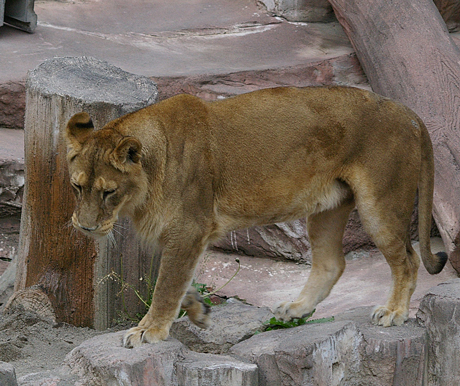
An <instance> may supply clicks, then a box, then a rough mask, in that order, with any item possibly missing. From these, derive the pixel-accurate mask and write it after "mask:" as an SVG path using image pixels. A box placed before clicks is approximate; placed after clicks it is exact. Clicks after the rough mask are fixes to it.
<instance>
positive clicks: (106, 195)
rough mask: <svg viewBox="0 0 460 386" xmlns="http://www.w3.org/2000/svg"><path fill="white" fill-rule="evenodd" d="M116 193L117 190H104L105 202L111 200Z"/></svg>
mask: <svg viewBox="0 0 460 386" xmlns="http://www.w3.org/2000/svg"><path fill="white" fill-rule="evenodd" d="M115 191H116V189H107V190H104V192H103V193H102V198H103V199H104V200H106V199H107V198H109V197H110V196H111V195H112V194H114V193H115Z"/></svg>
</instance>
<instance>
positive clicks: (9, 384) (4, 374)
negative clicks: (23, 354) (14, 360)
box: [0, 362, 18, 386]
mask: <svg viewBox="0 0 460 386" xmlns="http://www.w3.org/2000/svg"><path fill="white" fill-rule="evenodd" d="M0 385H1V386H17V385H18V382H17V380H16V373H15V371H14V367H13V366H12V365H10V364H9V363H6V362H0Z"/></svg>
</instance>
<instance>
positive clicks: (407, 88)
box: [330, 0, 460, 272]
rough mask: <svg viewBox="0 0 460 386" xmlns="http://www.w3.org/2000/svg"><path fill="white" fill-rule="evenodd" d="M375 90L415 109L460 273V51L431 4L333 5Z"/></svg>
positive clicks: (422, 0)
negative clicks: (429, 142)
mask: <svg viewBox="0 0 460 386" xmlns="http://www.w3.org/2000/svg"><path fill="white" fill-rule="evenodd" d="M330 3H331V4H332V6H333V8H334V11H335V13H336V16H337V18H338V19H339V21H340V23H341V24H342V26H343V28H344V30H345V32H346V34H347V35H348V37H349V38H350V40H351V43H352V45H353V47H354V48H355V50H356V54H357V56H358V59H359V61H360V62H361V65H362V66H363V69H364V72H365V73H366V75H367V77H368V79H369V82H370V84H371V86H372V88H373V90H374V91H375V92H377V93H379V94H382V95H384V96H388V97H390V98H392V99H394V100H397V101H400V102H402V103H403V104H405V105H406V106H408V107H410V108H412V109H413V110H414V111H415V112H416V113H417V114H418V115H419V116H420V117H421V118H422V119H423V121H424V122H425V124H426V125H427V127H428V130H429V131H430V135H431V139H432V141H433V146H434V156H435V168H436V173H435V191H434V213H433V214H434V218H435V220H436V223H437V225H438V229H439V231H440V233H441V236H442V238H443V241H444V244H445V246H446V248H447V250H448V253H449V257H450V261H451V262H452V264H453V266H454V267H455V269H456V270H457V271H458V272H460V195H459V194H458V192H459V190H460V173H459V170H460V135H459V129H460V127H459V120H458V117H459V115H458V110H459V108H460V65H459V63H460V51H459V49H458V48H457V46H456V45H455V44H454V43H453V41H452V39H451V37H450V36H449V33H448V31H447V28H446V25H445V23H444V21H443V19H442V18H441V15H440V14H439V12H438V10H437V9H436V6H435V5H434V3H433V1H431V0H394V1H392V2H391V3H388V2H385V1H379V0H330Z"/></svg>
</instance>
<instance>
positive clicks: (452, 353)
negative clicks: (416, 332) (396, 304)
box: [417, 279, 460, 386]
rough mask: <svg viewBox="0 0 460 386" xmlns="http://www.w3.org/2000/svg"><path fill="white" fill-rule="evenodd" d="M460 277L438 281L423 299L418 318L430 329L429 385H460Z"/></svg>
mask: <svg viewBox="0 0 460 386" xmlns="http://www.w3.org/2000/svg"><path fill="white" fill-rule="evenodd" d="M459 307H460V279H454V280H451V281H449V282H447V283H443V284H439V285H438V286H436V287H434V288H432V289H431V290H430V291H429V292H428V293H427V294H426V295H425V297H424V298H423V300H422V302H421V303H420V307H419V310H418V312H417V318H418V319H419V321H420V323H422V324H423V325H424V326H425V328H426V330H427V332H428V336H429V339H428V368H427V373H428V384H429V385H436V386H441V385H446V386H447V385H449V386H451V385H460V367H459V365H458V353H459V352H460V313H459V312H458V309H459Z"/></svg>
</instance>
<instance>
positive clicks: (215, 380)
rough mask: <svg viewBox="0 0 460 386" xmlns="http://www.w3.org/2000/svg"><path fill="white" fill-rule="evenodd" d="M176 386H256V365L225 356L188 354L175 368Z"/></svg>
mask: <svg viewBox="0 0 460 386" xmlns="http://www.w3.org/2000/svg"><path fill="white" fill-rule="evenodd" d="M176 372H177V380H178V386H258V385H259V379H258V368H257V365H255V364H251V363H245V362H241V361H238V360H236V359H235V358H232V357H229V356H225V355H212V354H201V353H190V354H189V355H187V357H186V358H185V359H184V360H183V361H181V362H179V363H178V364H177V366H176Z"/></svg>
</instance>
